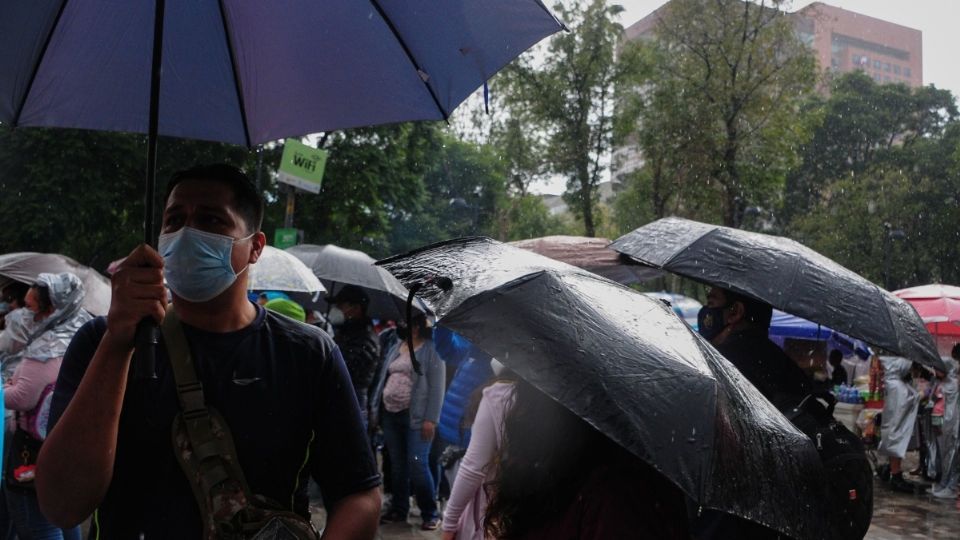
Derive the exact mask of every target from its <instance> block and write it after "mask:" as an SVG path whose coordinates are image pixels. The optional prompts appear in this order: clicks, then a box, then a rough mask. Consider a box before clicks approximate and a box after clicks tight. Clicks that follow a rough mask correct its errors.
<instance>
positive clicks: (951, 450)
mask: <svg viewBox="0 0 960 540" xmlns="http://www.w3.org/2000/svg"><path fill="white" fill-rule="evenodd" d="M943 362H944V364H946V365H947V376H946V377H945V378H944V379H943V383H942V384H941V385H940V391H941V392H942V393H943V400H944V405H945V406H944V410H943V426H942V428H941V431H940V436H939V437H937V446H938V447H939V449H940V463H941V467H942V469H941V473H940V481H939V482H937V485H936V488H935V489H937V490H941V491H942V490H950V491H954V490H956V489H957V480H958V477H960V470H958V466H960V460H958V459H957V445H958V444H960V440H958V437H957V436H958V432H960V414H958V412H960V411H958V410H957V409H958V405H960V388H958V381H957V375H958V374H957V371H958V369H960V365H958V364H957V361H956V360H954V359H952V358H944V360H943Z"/></svg>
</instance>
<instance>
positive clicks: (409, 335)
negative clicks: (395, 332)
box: [405, 282, 423, 375]
mask: <svg viewBox="0 0 960 540" xmlns="http://www.w3.org/2000/svg"><path fill="white" fill-rule="evenodd" d="M422 288H423V283H422V282H420V283H414V284H413V286H412V287H410V293H409V294H407V306H406V313H405V316H406V318H407V350H409V351H410V363H411V364H413V370H414V371H416V372H417V375H423V370H422V369H420V362H419V361H418V360H417V353H416V352H414V350H413V324H412V322H413V297H414V296H415V295H416V294H417V291H419V290H420V289H422Z"/></svg>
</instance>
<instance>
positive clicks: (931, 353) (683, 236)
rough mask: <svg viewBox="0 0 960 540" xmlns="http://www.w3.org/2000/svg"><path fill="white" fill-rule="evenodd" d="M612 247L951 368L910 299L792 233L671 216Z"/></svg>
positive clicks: (918, 359) (649, 263) (913, 357)
mask: <svg viewBox="0 0 960 540" xmlns="http://www.w3.org/2000/svg"><path fill="white" fill-rule="evenodd" d="M611 247H612V248H613V249H615V250H617V251H619V252H620V253H623V254H625V255H628V256H630V257H631V258H633V259H634V260H636V261H637V262H639V263H641V264H644V265H647V266H651V267H654V268H659V269H662V270H666V271H669V272H673V273H676V274H680V275H682V276H686V277H688V278H691V279H694V280H697V281H700V282H703V283H708V284H710V285H716V286H719V287H723V288H724V289H729V290H732V291H734V292H737V293H740V294H743V295H746V296H749V297H751V298H755V299H757V300H761V301H763V302H766V303H768V304H770V305H772V306H773V307H775V308H777V309H780V310H783V311H786V312H787V313H790V314H793V315H796V316H798V317H803V318H804V319H808V320H811V321H814V322H818V323H820V324H823V325H826V326H829V327H831V328H833V329H834V330H837V331H839V332H842V333H844V334H848V335H850V336H853V337H856V338H860V339H862V340H864V341H866V342H867V343H870V344H872V345H876V346H877V347H881V348H883V349H886V350H888V351H891V352H893V353H896V354H899V355H902V356H905V357H907V358H910V359H911V360H914V361H916V362H919V363H921V364H926V365H928V366H931V367H934V368H936V369H939V370H941V371H943V370H945V368H944V366H943V361H942V360H941V359H940V356H939V355H938V354H937V348H936V346H935V345H934V343H933V339H932V338H931V337H930V333H929V332H927V330H926V328H924V326H923V321H922V320H921V319H920V317H919V316H918V315H917V312H916V311H915V310H914V309H913V308H912V307H911V306H910V304H908V303H906V302H905V301H903V300H901V299H900V298H897V297H896V296H894V295H892V294H890V293H889V292H887V291H885V290H883V289H882V288H880V287H878V286H876V285H874V284H873V283H871V282H870V281H868V280H866V279H864V278H863V277H861V276H859V275H857V274H856V273H854V272H851V271H850V270H847V269H846V268H844V267H842V266H840V265H839V264H837V263H835V262H833V261H832V260H830V259H828V258H827V257H824V256H823V255H821V254H819V253H817V252H816V251H813V250H812V249H810V248H808V247H806V246H804V245H802V244H800V243H798V242H796V241H794V240H791V239H789V238H784V237H781V236H771V235H766V234H759V233H752V232H747V231H741V230H738V229H731V228H728V227H720V226H717V225H708V224H706V223H700V222H697V221H690V220H686V219H681V218H665V219H661V220H658V221H655V222H653V223H650V224H648V225H644V226H643V227H640V228H639V229H636V230H635V231H633V232H631V233H628V234H626V235H624V236H621V237H620V238H618V239H617V240H616V241H615V242H614V243H613V244H612V245H611Z"/></svg>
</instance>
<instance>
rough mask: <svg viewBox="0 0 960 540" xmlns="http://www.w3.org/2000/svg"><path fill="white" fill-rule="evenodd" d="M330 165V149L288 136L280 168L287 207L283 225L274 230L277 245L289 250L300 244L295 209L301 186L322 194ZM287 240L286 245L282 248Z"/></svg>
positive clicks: (278, 177) (278, 179)
mask: <svg viewBox="0 0 960 540" xmlns="http://www.w3.org/2000/svg"><path fill="white" fill-rule="evenodd" d="M326 166H327V152H326V151H325V150H320V149H319V148H314V147H312V146H308V145H306V144H303V143H302V142H300V141H298V140H296V139H287V140H286V141H284V143H283V157H282V158H280V170H279V171H278V174H277V181H278V182H281V183H284V184H287V190H288V191H287V207H286V212H285V213H284V216H283V228H282V229H277V230H276V232H275V233H274V245H275V247H277V248H280V249H286V248H288V247H290V246H294V245H296V243H297V230H296V229H295V228H293V210H294V206H295V204H296V192H297V190H298V189H300V190H303V191H306V192H309V193H314V194H316V193H320V186H321V185H322V184H323V173H324V170H325V169H326ZM290 231H293V232H292V235H291V232H290ZM281 243H283V244H284V245H283V247H281Z"/></svg>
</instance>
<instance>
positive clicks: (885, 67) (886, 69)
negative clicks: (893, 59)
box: [883, 62, 890, 71]
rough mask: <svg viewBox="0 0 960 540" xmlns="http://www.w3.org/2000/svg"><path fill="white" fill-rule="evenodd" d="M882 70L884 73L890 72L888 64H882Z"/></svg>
mask: <svg viewBox="0 0 960 540" xmlns="http://www.w3.org/2000/svg"><path fill="white" fill-rule="evenodd" d="M883 70H884V71H890V64H889V63H888V62H884V63H883Z"/></svg>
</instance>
